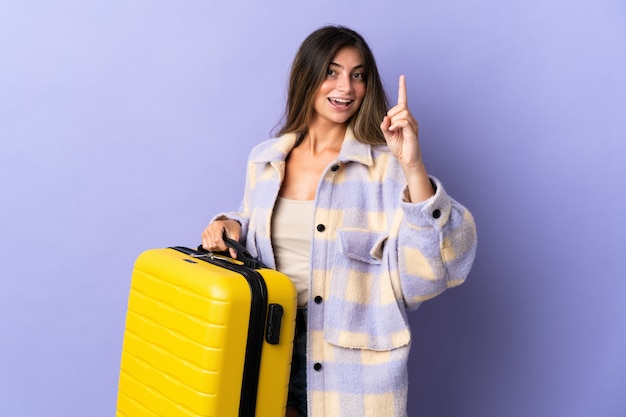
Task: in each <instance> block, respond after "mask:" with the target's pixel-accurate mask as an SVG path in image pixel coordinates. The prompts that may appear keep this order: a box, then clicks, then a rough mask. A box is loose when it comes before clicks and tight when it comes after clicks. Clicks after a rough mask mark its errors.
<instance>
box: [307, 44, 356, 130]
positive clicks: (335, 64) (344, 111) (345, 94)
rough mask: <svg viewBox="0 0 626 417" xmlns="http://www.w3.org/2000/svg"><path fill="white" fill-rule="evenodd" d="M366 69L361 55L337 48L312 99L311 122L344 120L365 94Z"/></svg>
mask: <svg viewBox="0 0 626 417" xmlns="http://www.w3.org/2000/svg"><path fill="white" fill-rule="evenodd" d="M365 84H366V82H365V72H364V69H363V62H362V59H361V54H360V53H359V51H357V50H356V49H354V48H351V47H346V48H343V49H340V50H339V52H337V55H335V57H334V58H333V59H332V61H331V63H330V65H329V66H328V69H327V70H326V79H325V80H324V82H323V83H322V85H321V86H320V87H319V89H318V90H317V93H316V94H315V99H314V100H313V110H314V116H313V123H316V122H323V121H325V122H331V123H336V124H344V123H346V122H347V121H348V120H349V119H350V117H352V116H353V115H354V114H355V113H356V112H357V110H358V109H359V107H361V103H362V102H363V97H365Z"/></svg>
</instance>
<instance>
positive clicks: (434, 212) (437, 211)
mask: <svg viewBox="0 0 626 417" xmlns="http://www.w3.org/2000/svg"><path fill="white" fill-rule="evenodd" d="M433 217H434V218H435V219H438V218H439V217H441V210H439V209H435V210H434V211H433Z"/></svg>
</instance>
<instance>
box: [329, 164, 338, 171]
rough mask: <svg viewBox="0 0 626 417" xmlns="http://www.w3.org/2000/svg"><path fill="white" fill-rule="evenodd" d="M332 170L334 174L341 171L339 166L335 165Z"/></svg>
mask: <svg viewBox="0 0 626 417" xmlns="http://www.w3.org/2000/svg"><path fill="white" fill-rule="evenodd" d="M330 170H331V171H333V172H337V171H339V165H333V166H332V168H331V169H330Z"/></svg>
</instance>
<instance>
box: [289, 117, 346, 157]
mask: <svg viewBox="0 0 626 417" xmlns="http://www.w3.org/2000/svg"><path fill="white" fill-rule="evenodd" d="M347 128H348V126H347V125H345V124H336V123H332V124H321V123H312V124H311V125H310V126H309V129H308V131H307V134H306V137H305V138H304V140H303V141H302V143H301V144H300V146H308V147H309V148H310V151H311V153H312V154H313V155H315V154H317V153H320V152H325V151H336V152H339V150H340V149H341V144H342V143H343V138H344V137H345V135H346V130H347Z"/></svg>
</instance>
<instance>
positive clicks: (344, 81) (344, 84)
mask: <svg viewBox="0 0 626 417" xmlns="http://www.w3.org/2000/svg"><path fill="white" fill-rule="evenodd" d="M350 81H351V80H350V75H341V76H340V77H339V78H338V80H337V89H338V90H339V91H342V92H350V91H351V90H352V83H351V82H350Z"/></svg>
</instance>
